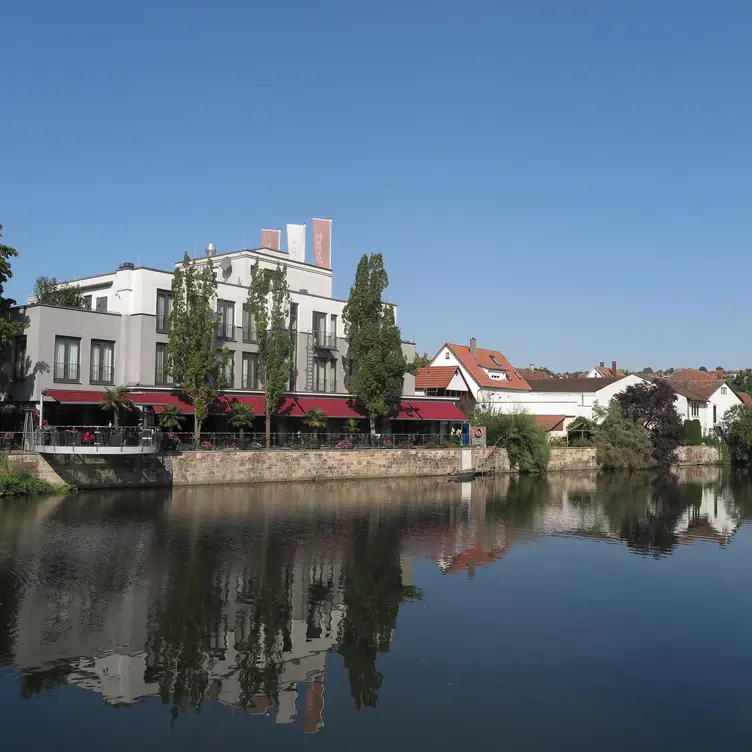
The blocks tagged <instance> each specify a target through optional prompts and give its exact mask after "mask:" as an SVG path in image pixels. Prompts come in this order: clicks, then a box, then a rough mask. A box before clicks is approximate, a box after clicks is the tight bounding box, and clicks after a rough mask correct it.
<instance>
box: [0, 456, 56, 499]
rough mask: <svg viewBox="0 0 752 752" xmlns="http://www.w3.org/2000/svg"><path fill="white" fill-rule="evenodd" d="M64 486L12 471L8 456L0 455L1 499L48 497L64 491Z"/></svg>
mask: <svg viewBox="0 0 752 752" xmlns="http://www.w3.org/2000/svg"><path fill="white" fill-rule="evenodd" d="M64 490H65V488H64V487H63V486H53V485H52V484H51V483H47V481H44V480H41V479H40V478H35V477H34V476H33V475H29V474H28V473H23V472H18V471H17V470H11V468H10V464H9V462H8V456H7V455H2V454H0V497H2V496H27V495H29V496H30V495H40V496H42V495H48V494H53V493H58V492H60V491H64Z"/></svg>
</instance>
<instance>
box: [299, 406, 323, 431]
mask: <svg viewBox="0 0 752 752" xmlns="http://www.w3.org/2000/svg"><path fill="white" fill-rule="evenodd" d="M326 420H327V417H326V413H325V412H324V411H323V410H322V409H321V408H320V407H312V408H311V409H310V410H309V411H308V412H307V413H306V414H305V416H304V417H303V423H304V424H305V425H306V426H308V428H326Z"/></svg>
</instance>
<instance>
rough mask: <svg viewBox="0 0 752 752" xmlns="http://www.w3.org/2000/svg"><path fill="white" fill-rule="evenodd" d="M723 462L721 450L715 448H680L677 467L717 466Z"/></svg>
mask: <svg viewBox="0 0 752 752" xmlns="http://www.w3.org/2000/svg"><path fill="white" fill-rule="evenodd" d="M720 461H721V450H720V449H719V448H718V447H714V446H704V445H703V446H685V447H679V451H678V453H677V465H717V464H718V463H719V462H720Z"/></svg>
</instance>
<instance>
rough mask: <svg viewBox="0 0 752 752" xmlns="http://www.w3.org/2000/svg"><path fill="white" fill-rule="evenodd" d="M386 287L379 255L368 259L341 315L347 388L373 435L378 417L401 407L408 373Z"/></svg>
mask: <svg viewBox="0 0 752 752" xmlns="http://www.w3.org/2000/svg"><path fill="white" fill-rule="evenodd" d="M388 284H389V278H388V277H387V274H386V271H385V270H384V261H383V259H382V257H381V254H380V253H374V254H372V255H371V256H370V257H369V256H367V255H364V256H363V258H361V260H360V263H359V264H358V270H357V273H356V275H355V282H354V284H353V286H352V287H351V288H350V296H349V297H348V299H347V303H346V305H345V308H344V310H343V312H342V319H343V321H344V324H345V336H346V337H347V339H348V343H349V344H348V357H349V359H350V360H351V361H352V362H353V363H354V368H353V373H352V374H351V375H350V378H349V380H348V383H347V388H348V391H349V392H350V394H352V395H353V396H354V397H355V399H356V401H357V402H358V404H359V405H360V407H361V408H362V409H363V410H364V411H365V413H366V414H367V416H368V422H369V424H370V428H371V434H375V433H376V418H377V417H385V416H387V415H390V414H391V413H392V412H394V411H395V410H396V409H397V408H398V407H399V405H400V403H401V398H402V385H403V379H404V375H405V373H406V372H407V370H408V368H407V361H406V359H405V356H404V354H403V353H402V337H401V336H400V330H399V328H398V327H397V324H396V323H395V320H394V309H393V308H392V306H389V305H386V304H385V303H384V302H383V301H382V294H383V292H384V290H385V289H386V287H387V286H388Z"/></svg>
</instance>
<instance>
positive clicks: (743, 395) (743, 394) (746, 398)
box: [736, 392, 752, 405]
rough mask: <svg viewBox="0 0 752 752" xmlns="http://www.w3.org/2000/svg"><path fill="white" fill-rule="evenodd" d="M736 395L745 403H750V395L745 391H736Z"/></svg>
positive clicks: (751, 398) (751, 399) (751, 403)
mask: <svg viewBox="0 0 752 752" xmlns="http://www.w3.org/2000/svg"><path fill="white" fill-rule="evenodd" d="M736 396H737V397H738V398H739V399H740V400H741V401H742V402H743V403H744V404H745V405H752V395H750V394H747V393H746V392H737V393H736Z"/></svg>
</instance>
